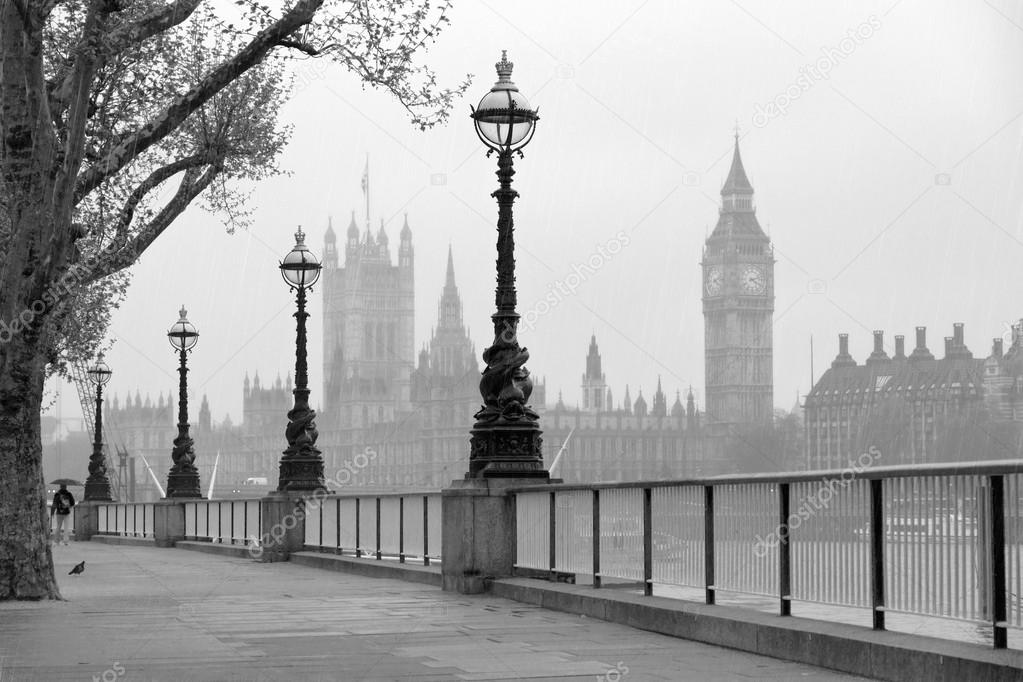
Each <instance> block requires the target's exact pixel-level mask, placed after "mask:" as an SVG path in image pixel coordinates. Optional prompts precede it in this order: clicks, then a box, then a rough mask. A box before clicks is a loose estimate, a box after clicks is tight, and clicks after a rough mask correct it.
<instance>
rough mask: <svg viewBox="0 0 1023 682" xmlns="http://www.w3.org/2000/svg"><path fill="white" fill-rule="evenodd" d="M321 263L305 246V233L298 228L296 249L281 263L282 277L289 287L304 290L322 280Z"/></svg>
mask: <svg viewBox="0 0 1023 682" xmlns="http://www.w3.org/2000/svg"><path fill="white" fill-rule="evenodd" d="M321 267H322V266H321V265H320V262H319V261H318V260H316V256H314V255H313V252H312V251H310V250H309V247H308V246H306V245H305V233H304V232H302V228H301V227H299V228H298V232H296V233H295V247H294V248H293V249H292V250H291V252H290V253H289V254H288V255H287V256H285V257H284V260H283V261H281V265H280V268H281V275H282V276H283V277H284V281H285V282H287V283H288V285H289V286H291V287H293V288H296V289H304V288H306V287H311V286H312V285H314V284H316V280H318V279H319V278H320V268H321Z"/></svg>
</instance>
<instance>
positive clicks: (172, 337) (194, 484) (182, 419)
mask: <svg viewBox="0 0 1023 682" xmlns="http://www.w3.org/2000/svg"><path fill="white" fill-rule="evenodd" d="M180 315H181V317H180V319H179V320H178V321H177V322H175V323H174V324H173V326H171V328H170V329H169V330H168V331H167V339H168V340H169V341H170V344H171V346H172V347H173V348H174V350H176V351H178V356H179V359H180V363H179V365H178V377H179V378H178V437H177V438H175V439H174V449H173V450H171V459H172V460H173V461H174V464H173V465H172V466H171V469H170V473H168V474H167V497H168V498H172V497H174V498H181V497H184V498H202V492H201V491H200V489H199V470H198V469H197V468H196V466H195V451H194V450H193V449H192V446H193V445H194V441H193V440H192V437H191V436H190V435H189V434H188V353H189V352H190V351H191V350H192V348H193V347H195V344H196V342H197V341H198V340H199V332H197V331H196V330H195V327H194V326H192V323H191V322H189V321H188V311H187V310H185V307H184V306H181V312H180Z"/></svg>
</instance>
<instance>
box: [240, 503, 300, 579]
mask: <svg viewBox="0 0 1023 682" xmlns="http://www.w3.org/2000/svg"><path fill="white" fill-rule="evenodd" d="M260 507H261V509H262V515H263V521H262V526H263V527H262V528H260V538H259V548H258V549H255V548H254V549H253V550H252V555H253V557H254V558H255V559H257V560H258V561H263V562H274V561H287V560H288V557H289V556H290V555H291V553H292V552H300V551H302V549H303V548H304V547H305V499H304V497H303V495H302V494H300V493H287V492H275V493H271V494H270V495H268V496H266V497H264V498H263V499H262V500H260Z"/></svg>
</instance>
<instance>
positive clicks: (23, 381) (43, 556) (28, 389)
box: [0, 334, 61, 601]
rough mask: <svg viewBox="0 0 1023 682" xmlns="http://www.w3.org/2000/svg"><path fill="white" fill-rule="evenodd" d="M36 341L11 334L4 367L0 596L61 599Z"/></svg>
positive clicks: (0, 378) (0, 392) (0, 382)
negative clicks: (44, 460) (44, 451)
mask: <svg viewBox="0 0 1023 682" xmlns="http://www.w3.org/2000/svg"><path fill="white" fill-rule="evenodd" d="M29 336H31V334H30V335H29ZM32 341H33V340H32V339H31V338H24V337H22V336H21V335H17V334H15V335H12V336H11V338H10V340H9V341H7V343H6V344H4V348H3V354H4V355H6V356H7V357H6V358H5V359H6V363H3V367H2V369H0V601H2V600H8V599H60V598H61V597H60V591H59V590H58V588H57V581H56V579H55V577H54V572H53V555H52V554H51V552H50V544H49V514H48V513H47V508H46V497H45V495H46V486H45V481H44V480H43V468H42V439H41V434H40V419H39V415H40V408H41V405H42V397H43V379H44V368H45V359H44V358H42V357H40V356H39V355H38V354H37V353H36V352H35V351H34V348H35V347H37V346H35V345H34V344H33V343H32Z"/></svg>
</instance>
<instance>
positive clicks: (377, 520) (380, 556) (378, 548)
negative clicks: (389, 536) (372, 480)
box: [376, 497, 383, 561]
mask: <svg viewBox="0 0 1023 682" xmlns="http://www.w3.org/2000/svg"><path fill="white" fill-rule="evenodd" d="M376 522H377V523H376V526H377V546H376V550H377V551H376V557H377V561H380V560H381V559H382V558H383V556H382V554H381V552H380V498H379V497H378V498H377V518H376Z"/></svg>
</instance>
